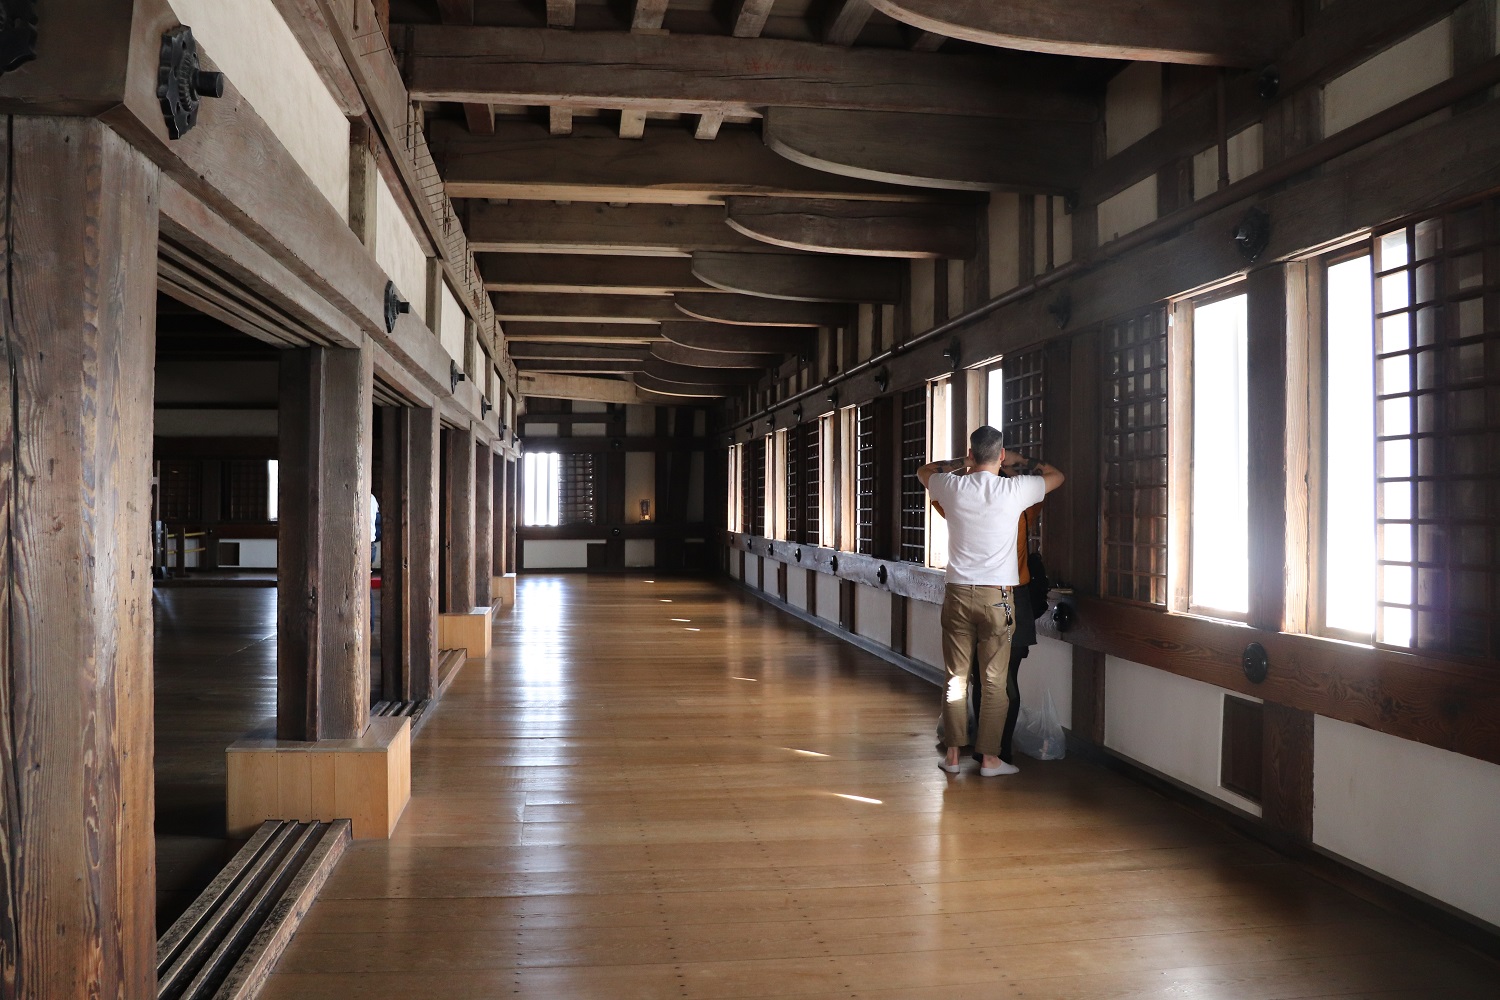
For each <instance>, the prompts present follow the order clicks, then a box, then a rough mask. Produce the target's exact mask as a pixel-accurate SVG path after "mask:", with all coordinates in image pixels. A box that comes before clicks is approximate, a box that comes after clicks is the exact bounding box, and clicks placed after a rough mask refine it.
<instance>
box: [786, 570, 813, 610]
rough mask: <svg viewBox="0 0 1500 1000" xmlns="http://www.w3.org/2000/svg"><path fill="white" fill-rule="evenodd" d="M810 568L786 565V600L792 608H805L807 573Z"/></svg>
mask: <svg viewBox="0 0 1500 1000" xmlns="http://www.w3.org/2000/svg"><path fill="white" fill-rule="evenodd" d="M809 572H811V571H810V570H805V569H800V568H799V567H796V566H788V567H787V570H786V602H787V603H788V604H790V605H791V606H792V607H794V608H800V609H801V610H803V611H806V610H807V574H808V573H809Z"/></svg>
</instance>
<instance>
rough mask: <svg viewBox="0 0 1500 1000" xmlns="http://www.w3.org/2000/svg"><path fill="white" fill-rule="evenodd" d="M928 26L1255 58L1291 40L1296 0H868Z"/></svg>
mask: <svg viewBox="0 0 1500 1000" xmlns="http://www.w3.org/2000/svg"><path fill="white" fill-rule="evenodd" d="M869 3H870V5H871V6H872V7H874V8H875V9H876V10H878V11H880V12H881V13H883V14H886V15H887V16H889V17H892V18H894V19H895V20H897V21H902V22H904V23H906V24H909V25H912V26H913V27H915V28H917V29H919V30H920V31H923V32H930V33H933V34H936V35H938V36H943V37H947V38H962V39H964V40H966V41H970V42H978V43H979V44H981V45H994V46H998V47H1001V48H1007V49H1021V50H1025V51H1030V52H1050V53H1056V54H1059V55H1072V56H1088V57H1091V58H1095V59H1130V60H1140V61H1146V62H1168V63H1194V64H1199V65H1207V66H1253V65H1255V64H1257V63H1259V62H1263V61H1265V60H1267V59H1270V58H1271V57H1272V56H1274V55H1275V54H1276V53H1277V52H1278V51H1280V49H1281V48H1282V46H1284V45H1285V44H1286V43H1287V42H1289V41H1290V40H1291V38H1292V36H1293V30H1294V28H1295V27H1296V24H1297V20H1296V13H1297V8H1298V7H1299V6H1300V5H1299V4H1296V3H1293V2H1291V0H1267V2H1263V3H1255V4H1247V3H1244V2H1242V0H1146V2H1144V3H1130V4H1098V3H1092V4H1084V3H1078V2H1077V0H1031V2H1028V3H1024V4H1020V3H995V2H994V0H869Z"/></svg>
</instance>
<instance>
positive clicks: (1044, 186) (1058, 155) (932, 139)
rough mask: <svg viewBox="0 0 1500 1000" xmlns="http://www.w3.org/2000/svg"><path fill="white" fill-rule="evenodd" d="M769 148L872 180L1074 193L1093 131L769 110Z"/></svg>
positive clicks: (1059, 125)
mask: <svg viewBox="0 0 1500 1000" xmlns="http://www.w3.org/2000/svg"><path fill="white" fill-rule="evenodd" d="M762 131H763V134H764V136H765V144H766V146H767V147H768V148H769V149H771V150H774V151H775V152H776V153H779V154H780V155H782V156H784V157H786V158H787V159H789V160H791V161H793V162H794V163H799V164H801V165H803V166H805V167H809V168H811V169H814V170H818V171H827V172H829V173H834V174H839V175H841V176H844V177H852V178H857V179H860V180H864V181H870V182H883V183H887V184H903V185H913V186H916V187H922V188H939V189H948V190H954V191H1022V192H1029V193H1036V194H1051V193H1062V192H1068V191H1073V190H1076V189H1077V188H1078V186H1079V184H1081V183H1082V181H1083V177H1084V175H1085V173H1086V172H1087V171H1088V169H1089V164H1090V162H1091V159H1092V154H1093V142H1094V135H1093V132H1094V130H1093V126H1090V125H1083V124H1080V123H1077V122H1041V121H998V120H997V121H989V122H976V121H975V120H974V119H972V118H957V117H954V116H951V115H905V114H892V113H889V112H880V111H818V110H811V109H808V108H768V109H767V110H766V118H765V123H764V125H763V126H762Z"/></svg>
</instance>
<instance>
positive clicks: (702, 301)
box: [672, 292, 849, 326]
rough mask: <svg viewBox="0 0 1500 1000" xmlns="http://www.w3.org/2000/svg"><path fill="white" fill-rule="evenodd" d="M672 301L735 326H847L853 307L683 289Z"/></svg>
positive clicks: (685, 311)
mask: <svg viewBox="0 0 1500 1000" xmlns="http://www.w3.org/2000/svg"><path fill="white" fill-rule="evenodd" d="M672 302H673V304H674V305H675V306H676V307H677V309H678V311H679V312H681V313H682V315H683V316H686V317H689V318H692V319H699V320H703V321H705V322H709V323H728V324H731V325H734V326H843V325H844V324H846V323H847V322H848V321H849V307H848V306H846V305H840V304H835V303H828V302H788V301H786V300H784V299H757V298H754V297H752V296H749V295H703V294H700V293H697V292H679V293H677V294H676V295H674V296H672Z"/></svg>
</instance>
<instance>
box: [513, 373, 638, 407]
mask: <svg viewBox="0 0 1500 1000" xmlns="http://www.w3.org/2000/svg"><path fill="white" fill-rule="evenodd" d="M516 383H517V385H516V387H517V389H518V390H519V391H520V393H521V395H522V396H535V397H538V398H541V399H583V400H588V401H590V402H595V403H651V402H655V401H656V400H657V399H658V398H659V397H657V396H654V395H647V394H646V393H644V392H641V391H640V390H639V389H637V388H636V387H635V386H634V385H632V384H631V383H630V382H627V381H623V380H620V379H612V378H586V377H582V376H577V375H560V374H556V373H549V372H522V373H519V374H517V376H516Z"/></svg>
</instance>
